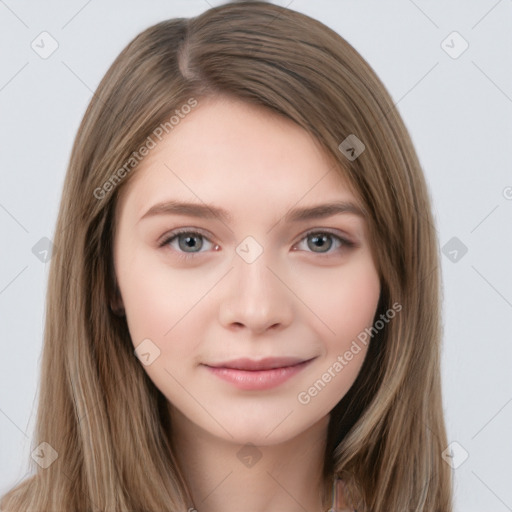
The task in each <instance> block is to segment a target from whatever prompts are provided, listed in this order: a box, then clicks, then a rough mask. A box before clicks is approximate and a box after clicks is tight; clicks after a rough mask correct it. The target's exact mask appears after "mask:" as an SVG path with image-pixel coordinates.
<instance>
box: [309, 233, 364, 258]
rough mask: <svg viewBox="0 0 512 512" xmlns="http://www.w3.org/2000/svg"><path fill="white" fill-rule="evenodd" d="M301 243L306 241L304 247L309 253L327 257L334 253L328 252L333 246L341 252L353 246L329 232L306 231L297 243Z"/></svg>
mask: <svg viewBox="0 0 512 512" xmlns="http://www.w3.org/2000/svg"><path fill="white" fill-rule="evenodd" d="M333 240H334V242H333ZM303 241H306V246H307V247H308V249H310V250H311V252H314V253H316V254H322V255H324V254H325V255H329V254H330V253H332V252H335V251H330V249H331V248H332V247H333V246H336V248H337V249H338V250H343V249H344V248H345V249H348V248H350V247H353V246H354V245H355V244H354V243H353V242H351V241H350V240H347V239H346V238H343V237H341V236H338V235H335V234H334V233H331V232H329V231H308V232H307V233H306V235H305V236H304V237H303V238H302V239H301V240H300V241H299V243H301V242H303ZM310 241H311V243H310Z"/></svg>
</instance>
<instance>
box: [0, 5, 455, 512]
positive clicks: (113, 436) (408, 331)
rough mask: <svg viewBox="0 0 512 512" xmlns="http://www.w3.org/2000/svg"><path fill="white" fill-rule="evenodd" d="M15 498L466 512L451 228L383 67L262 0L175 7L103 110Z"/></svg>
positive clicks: (100, 103)
mask: <svg viewBox="0 0 512 512" xmlns="http://www.w3.org/2000/svg"><path fill="white" fill-rule="evenodd" d="M54 243H55V245H56V247H57V252H56V254H55V255H54V256H53V258H52V260H51V269H50V276H49V285H48V299H47V311H46V326H45V339H44V352H43V361H42V377H41V379H42V380H41V388H40V403H39V409H38V417H37V430H36V434H35V438H34V442H33V444H34V452H33V454H32V457H33V459H34V461H35V463H34V469H35V474H34V475H32V476H31V477H30V478H29V479H27V480H25V481H23V482H21V483H20V484H18V485H17V486H16V487H15V488H14V489H11V490H10V491H9V492H8V493H7V494H6V495H5V496H4V497H3V499H2V500H1V509H2V510H3V511H5V512H18V511H20V512H21V511H29V510H30V511H38V512H39V511H48V512H49V511H57V510H59V511H60V510H66V511H68V510H73V511H89V510H95V511H96V510H98V511H99V510H101V511H112V512H113V511H126V512H128V511H153V512H156V511H158V512H162V511H173V512H174V511H182V512H185V511H190V512H192V511H194V510H196V511H198V512H220V511H222V512H230V511H234V510H244V511H251V512H252V511H254V512H256V511H275V510H279V511H283V512H288V511H289V512H292V511H298V510H307V511H308V512H323V511H325V510H327V509H329V510H333V511H339V510H357V512H363V511H375V512H377V511H378V512H382V511H397V512H398V511H404V512H405V511H411V510H414V511H417V512H420V511H421V512H439V511H442V512H450V511H451V510H452V489H451V485H452V484H451V474H450V467H449V466H448V465H447V464H445V463H444V462H443V459H442V457H441V453H442V452H443V450H444V449H445V448H446V445H447V439H446V432H445V424H444V419H443V407H442V395H441V382H440V371H439V370H440V359H439V358H440V343H441V328H440V325H441V324H440V278H439V262H438V245H437V239H436V236H435V229H434V225H433V218H432V215H431V206H430V200H429V195H428V190H427V187H426V184H425V180H424V177H423V174H422V171H421V168H420V165H419V162H418V159H417V156H416V154H415V151H414V148H413V146H412V144H411V140H410V138H409V135H408V133H407V130H406V129H405V127H404V124H403V122H402V120H401V119H400V116H399V114H398V112H397V110H396V109H395V108H394V105H393V102H392V100H391V98H390V96H389V94H388V93H387V92H386V90H385V88H384V86H383V84H382V83H381V82H380V81H379V79H378V77H377V76H376V75H375V73H374V72H373V70H372V69H371V68H370V66H369V65H368V64H367V63H366V62H365V61H364V60H363V58H362V57H361V56H360V55H359V54H358V53H357V52H356V51H355V50H354V49H353V48H352V47H351V46H350V45H349V44H348V43H347V42H346V41H345V40H344V39H343V38H342V37H340V36H339V35H337V34H336V33H334V32H333V31H332V30H330V29H329V28H327V27H326V26H325V25H323V24H321V23H319V22H318V21H315V20H313V19H311V18H309V17H307V16H305V15H303V14H300V13H297V12H295V11H292V10H290V9H283V8H281V7H277V6H274V5H271V4H266V3H263V2H245V3H236V4H226V5H222V6H220V7H216V8H212V9H210V10H208V11H206V12H205V13H204V14H202V15H201V16H198V17H196V18H191V19H171V20H167V21H164V22H161V23H159V24H157V25H155V26H153V27H150V28H149V29H147V30H145V31H144V32H142V33H141V34H140V35H138V36H137V37H136V38H135V39H134V40H133V41H132V42H131V43H130V44H129V45H128V46H127V47H126V48H125V49H124V50H123V51H122V52H121V54H120V55H119V57H118V58H117V59H116V60H115V62H114V63H113V65H112V66H111V68H110V69H109V71H108V72H107V74H106V75H105V77H104V78H103V80H102V82H101V83H100V85H99V87H98V89H97V91H96V93H95V95H94V97H93V99H92V100H91V103H90V105H89V107H88V109H87V112H86V113H85V116H84V119H83V121H82V124H81V126H80V128H79V131H78V134H77V136H76V140H75V143H74V147H73V151H72V155H71V159H70V163H69V169H68V172H67V176H66V181H65V185H64V190H63V195H62V202H61V207H60V212H59V217H58V223H57V229H56V234H55V240H54Z"/></svg>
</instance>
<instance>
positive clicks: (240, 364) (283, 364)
mask: <svg viewBox="0 0 512 512" xmlns="http://www.w3.org/2000/svg"><path fill="white" fill-rule="evenodd" d="M310 360H311V359H301V358H297V357H267V358H265V359H259V360H254V359H248V358H245V357H242V358H239V359H232V360H231V361H225V362H221V363H212V364H206V366H209V367H210V368H229V369H232V370H245V371H257V370H273V369H275V368H288V367H290V366H295V365H297V364H301V363H304V362H306V361H310Z"/></svg>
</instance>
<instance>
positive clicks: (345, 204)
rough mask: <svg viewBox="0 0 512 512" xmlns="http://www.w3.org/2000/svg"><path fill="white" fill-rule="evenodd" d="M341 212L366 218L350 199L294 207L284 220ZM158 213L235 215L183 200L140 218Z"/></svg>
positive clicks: (161, 205)
mask: <svg viewBox="0 0 512 512" xmlns="http://www.w3.org/2000/svg"><path fill="white" fill-rule="evenodd" d="M341 213H345V214H347V213H348V214H352V215H357V216H360V217H363V218H365V217H366V215H365V213H364V211H363V210H362V209H361V208H360V207H359V206H357V205H355V204H354V203H351V202H349V201H335V202H331V203H324V204H318V205H314V206H309V207H305V208H293V209H292V210H290V211H289V212H288V213H286V215H285V216H284V222H301V221H306V220H311V219H322V218H326V217H332V216H334V215H338V214H341ZM156 215H188V216H191V217H197V218H202V219H217V220H220V221H221V222H223V223H226V224H228V223H230V222H231V221H232V220H233V216H232V215H231V213H229V212H228V211H227V210H225V209H224V208H220V207H217V206H213V205H206V204H201V203H190V202H182V201H172V200H171V201H165V202H162V203H157V204H155V205H154V206H152V207H151V208H150V209H149V210H148V211H147V212H146V213H145V214H144V215H143V216H142V217H141V218H140V219H139V221H141V220H142V219H145V218H148V217H153V216H156Z"/></svg>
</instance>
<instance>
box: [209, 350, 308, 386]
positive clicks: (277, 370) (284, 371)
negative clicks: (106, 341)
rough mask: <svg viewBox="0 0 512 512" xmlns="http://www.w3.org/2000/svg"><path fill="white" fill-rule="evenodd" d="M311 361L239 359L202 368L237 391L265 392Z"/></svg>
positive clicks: (281, 358)
mask: <svg viewBox="0 0 512 512" xmlns="http://www.w3.org/2000/svg"><path fill="white" fill-rule="evenodd" d="M313 359H314V358H311V359H306V360H304V359H299V358H290V357H284V358H283V357H279V358H266V359H260V360H259V361H255V360H252V359H247V358H241V359H234V360H231V361H226V362H224V363H216V364H214V365H206V364H205V365H204V366H205V367H206V368H207V369H208V370H209V371H210V372H212V373H213V374H214V375H216V376H217V377H219V378H221V379H223V380H225V381H227V382H230V383H231V384H233V385H235V386H236V387H238V388H239V389H244V390H265V389H271V388H274V387H277V386H279V385H281V384H283V383H284V382H286V381H287V380H288V379H290V378H291V377H293V376H294V375H296V374H297V373H299V372H300V371H302V370H303V369H304V368H305V367H306V366H307V365H308V364H309V363H310V362H311V361H313Z"/></svg>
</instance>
